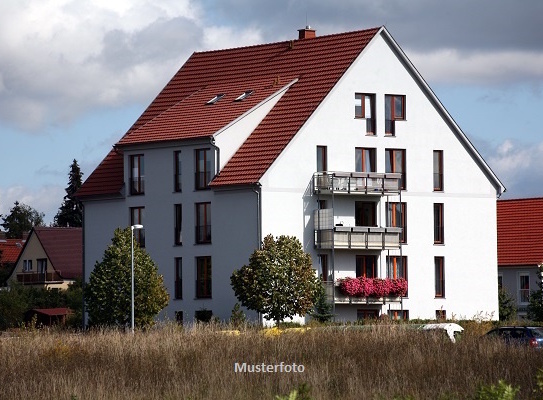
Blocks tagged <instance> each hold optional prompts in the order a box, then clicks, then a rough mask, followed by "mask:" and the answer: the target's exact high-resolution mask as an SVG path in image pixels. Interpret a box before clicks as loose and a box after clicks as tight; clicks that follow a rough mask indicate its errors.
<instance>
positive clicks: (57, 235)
mask: <svg viewBox="0 0 543 400" xmlns="http://www.w3.org/2000/svg"><path fill="white" fill-rule="evenodd" d="M34 233H35V234H36V237H37V238H38V240H39V241H40V243H41V245H42V247H43V249H44V250H45V253H46V254H47V258H48V259H49V260H50V261H51V264H52V267H53V268H54V269H55V271H57V272H58V273H59V275H60V276H61V277H62V278H64V279H74V278H81V277H82V276H83V231H82V229H81V228H46V227H36V228H34Z"/></svg>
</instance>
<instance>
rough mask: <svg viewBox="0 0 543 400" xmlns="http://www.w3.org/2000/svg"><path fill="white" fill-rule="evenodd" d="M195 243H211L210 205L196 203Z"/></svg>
mask: <svg viewBox="0 0 543 400" xmlns="http://www.w3.org/2000/svg"><path fill="white" fill-rule="evenodd" d="M196 243H197V244H202V243H211V203H196Z"/></svg>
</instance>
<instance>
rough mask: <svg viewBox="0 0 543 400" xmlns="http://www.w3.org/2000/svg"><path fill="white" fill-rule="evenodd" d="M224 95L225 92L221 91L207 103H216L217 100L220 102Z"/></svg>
mask: <svg viewBox="0 0 543 400" xmlns="http://www.w3.org/2000/svg"><path fill="white" fill-rule="evenodd" d="M223 97H224V93H220V94H218V95H216V96H215V97H213V98H212V99H211V100H209V101H208V102H207V103H206V104H215V103H216V102H218V101H219V100H220V99H222V98H223Z"/></svg>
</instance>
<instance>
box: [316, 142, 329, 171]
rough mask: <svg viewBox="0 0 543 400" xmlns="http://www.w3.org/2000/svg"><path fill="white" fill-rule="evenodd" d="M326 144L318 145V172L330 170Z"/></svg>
mask: <svg viewBox="0 0 543 400" xmlns="http://www.w3.org/2000/svg"><path fill="white" fill-rule="evenodd" d="M327 153H328V152H327V148H326V146H317V172H323V171H327V170H328V154H327Z"/></svg>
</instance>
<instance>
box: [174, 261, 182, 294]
mask: <svg viewBox="0 0 543 400" xmlns="http://www.w3.org/2000/svg"><path fill="white" fill-rule="evenodd" d="M175 298H176V299H182V298H183V259H182V258H181V257H178V258H176V259H175Z"/></svg>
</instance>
